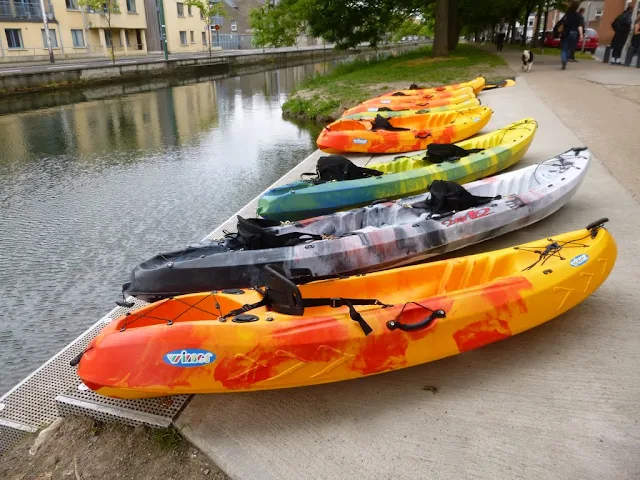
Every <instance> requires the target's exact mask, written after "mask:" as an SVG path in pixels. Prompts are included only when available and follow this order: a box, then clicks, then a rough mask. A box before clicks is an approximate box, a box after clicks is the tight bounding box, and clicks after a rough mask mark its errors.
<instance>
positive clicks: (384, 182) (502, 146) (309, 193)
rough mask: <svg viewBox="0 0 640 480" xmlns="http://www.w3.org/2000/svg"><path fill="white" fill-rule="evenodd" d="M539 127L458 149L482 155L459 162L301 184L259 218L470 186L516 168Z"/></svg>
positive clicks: (411, 162)
mask: <svg viewBox="0 0 640 480" xmlns="http://www.w3.org/2000/svg"><path fill="white" fill-rule="evenodd" d="M537 128H538V124H537V122H536V121H535V120H534V119H532V118H525V119H523V120H520V121H518V122H515V123H513V124H511V125H508V126H506V127H504V128H501V129H499V130H495V131H494V132H491V133H488V134H486V135H479V136H476V137H473V138H469V139H467V140H464V141H462V142H458V143H456V144H455V145H457V146H459V147H461V148H464V149H466V150H476V149H482V150H481V151H479V152H475V153H471V154H469V155H467V156H464V157H462V158H460V159H458V160H456V161H451V162H449V161H447V162H442V163H433V162H432V161H430V160H429V158H428V157H426V156H425V154H419V155H412V156H400V157H396V159H395V160H393V161H391V162H384V163H378V164H374V165H367V168H369V169H374V170H378V171H380V172H382V173H383V175H380V176H375V177H367V178H360V179H357V180H343V181H331V182H318V181H306V180H298V181H296V182H293V183H289V184H286V185H282V186H280V187H276V188H272V189H271V190H268V191H267V192H266V193H265V194H264V195H263V196H262V197H261V198H260V199H259V201H258V210H257V213H258V215H260V216H262V217H264V218H268V219H270V220H278V221H286V220H302V219H305V218H311V217H316V216H318V215H326V214H328V213H332V212H337V211H340V210H347V209H350V208H355V207H361V206H364V205H369V204H371V203H372V202H375V201H380V200H393V199H397V198H402V197H408V196H411V195H418V194H420V193H423V192H426V191H427V190H428V188H429V185H430V184H431V183H432V182H433V181H434V180H449V181H455V182H458V183H468V182H472V181H474V180H479V179H481V178H484V177H488V176H491V175H494V174H496V173H497V172H500V171H501V170H504V169H506V168H509V167H511V166H512V165H514V164H516V163H517V162H518V161H520V159H521V158H522V157H523V156H524V154H525V153H526V152H527V150H528V149H529V146H530V145H531V142H532V141H533V137H534V135H535V132H536V129H537Z"/></svg>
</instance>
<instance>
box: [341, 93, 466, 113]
mask: <svg viewBox="0 0 640 480" xmlns="http://www.w3.org/2000/svg"><path fill="white" fill-rule="evenodd" d="M474 97H475V95H474V94H473V92H469V91H466V92H461V91H458V94H457V95H455V96H451V97H432V98H426V97H385V98H372V99H371V100H367V101H365V102H363V103H361V104H359V105H356V106H355V107H352V108H349V109H347V110H345V112H344V113H343V114H342V115H343V116H348V115H351V114H353V113H361V112H367V111H370V109H372V108H378V109H388V110H392V111H397V110H416V109H423V108H432V107H442V106H444V105H451V104H454V103H462V102H466V101H467V100H470V99H472V98H474Z"/></svg>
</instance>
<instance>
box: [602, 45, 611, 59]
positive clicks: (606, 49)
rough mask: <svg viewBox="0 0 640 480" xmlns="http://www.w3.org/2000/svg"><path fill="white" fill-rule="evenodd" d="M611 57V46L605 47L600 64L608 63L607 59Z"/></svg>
mask: <svg viewBox="0 0 640 480" xmlns="http://www.w3.org/2000/svg"><path fill="white" fill-rule="evenodd" d="M610 56H611V45H607V46H606V48H605V49H604V58H603V59H602V63H609V57H610Z"/></svg>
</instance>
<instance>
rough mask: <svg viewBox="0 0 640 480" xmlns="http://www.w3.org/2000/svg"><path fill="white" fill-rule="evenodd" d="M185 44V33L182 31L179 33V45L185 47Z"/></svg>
mask: <svg viewBox="0 0 640 480" xmlns="http://www.w3.org/2000/svg"><path fill="white" fill-rule="evenodd" d="M186 44H187V31H186V30H182V31H181V32H180V45H186Z"/></svg>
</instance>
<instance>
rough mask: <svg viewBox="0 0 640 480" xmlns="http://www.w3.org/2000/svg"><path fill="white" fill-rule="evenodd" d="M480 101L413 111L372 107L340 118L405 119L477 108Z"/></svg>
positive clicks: (473, 99)
mask: <svg viewBox="0 0 640 480" xmlns="http://www.w3.org/2000/svg"><path fill="white" fill-rule="evenodd" d="M479 106H480V100H479V99H478V98H476V97H473V98H470V99H469V100H466V101H464V102H462V103H450V104H448V105H443V106H441V107H430V108H421V109H414V110H397V111H393V110H388V109H386V108H384V107H383V108H378V107H372V108H369V109H368V110H367V111H366V112H362V113H352V114H351V115H343V116H342V118H343V119H346V118H349V119H351V120H368V119H372V120H373V119H374V118H376V115H380V116H381V117H384V118H391V117H406V116H407V115H419V114H421V113H435V112H448V111H451V110H466V109H467V108H473V107H479Z"/></svg>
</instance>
